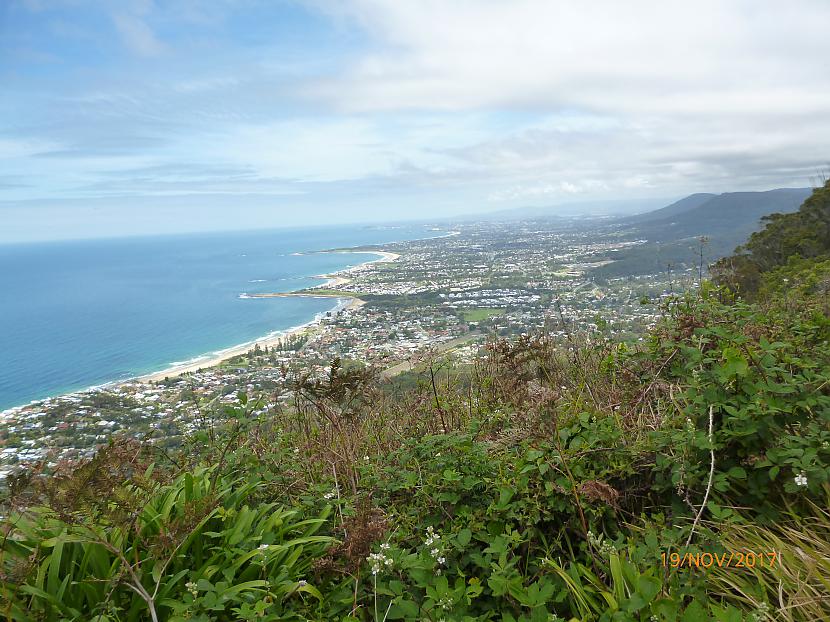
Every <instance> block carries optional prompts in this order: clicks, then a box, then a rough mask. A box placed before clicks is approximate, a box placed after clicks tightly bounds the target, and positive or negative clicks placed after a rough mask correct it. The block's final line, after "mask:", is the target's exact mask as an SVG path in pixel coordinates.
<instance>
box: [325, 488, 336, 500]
mask: <svg viewBox="0 0 830 622" xmlns="http://www.w3.org/2000/svg"><path fill="white" fill-rule="evenodd" d="M336 496H337V488H335V489H334V490H332V491H331V492H327V493H326V494H324V495H323V499H325V500H326V501H328V500H329V499H334V498H335V497H336Z"/></svg>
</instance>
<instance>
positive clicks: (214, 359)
mask: <svg viewBox="0 0 830 622" xmlns="http://www.w3.org/2000/svg"><path fill="white" fill-rule="evenodd" d="M283 295H284V296H285V295H293V296H303V295H304V294H301V293H294V292H290V293H286V294H283ZM276 296H279V294H263V295H261V296H260V297H263V298H264V297H276ZM309 296H311V297H314V298H337V296H314V295H313V294H309ZM343 299H344V300H348V302H346V303H344V304H342V305H340V306H338V307H337V308H336V309H334V311H333V312H334V313H336V312H338V311H343V310H346V309H355V308H357V307H360V306H362V305H363V304H365V303H364V302H363V301H362V300H358V299H357V298H351V299H346V298H345V297H344V298H343ZM319 323H320V321H319V319H314V320H312V321H311V322H309V323H307V324H303V325H302V326H298V327H297V328H293V329H290V330H286V331H280V332H278V333H275V334H273V335H268V336H265V337H262V338H261V339H256V340H255V341H249V342H248V343H242V344H239V345H237V346H232V347H230V348H227V349H225V350H219V351H218V352H214V353H212V354H207V355H205V356H204V357H199V358H197V359H194V360H193V361H188V362H187V363H184V364H182V365H175V366H173V367H169V368H167V369H163V370H161V371H158V372H153V373H151V374H145V375H143V376H138V377H136V378H132V379H131V380H128V381H126V382H133V381H136V380H139V381H144V382H155V381H159V380H164V379H165V378H175V377H176V376H181V375H182V374H187V373H190V372H194V371H199V370H200V369H207V368H209V367H215V366H216V365H219V364H220V363H223V362H224V361H227V360H228V359H232V358H233V357H235V356H239V355H240V354H245V353H247V352H250V351H251V350H253V349H254V348H255V347H256V346H259V347H260V348H265V347H266V346H267V347H269V348H271V347H274V346H278V345H280V344H281V343H283V342H284V341H286V340H287V339H289V338H290V337H294V336H296V335H304V334H310V333H313V332H314V331H315V330H316V329H317V328H318V325H319Z"/></svg>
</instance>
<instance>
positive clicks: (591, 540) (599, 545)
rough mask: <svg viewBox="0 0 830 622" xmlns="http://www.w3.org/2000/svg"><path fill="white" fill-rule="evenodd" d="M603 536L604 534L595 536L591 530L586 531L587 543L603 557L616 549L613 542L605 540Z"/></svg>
mask: <svg viewBox="0 0 830 622" xmlns="http://www.w3.org/2000/svg"><path fill="white" fill-rule="evenodd" d="M604 538H605V535H604V534H599V536H597V535H596V534H594V532H593V531H589V532H588V544H590V545H591V547H592V548H593V549H594V550H595V551H597V552H598V553H599V554H600V555H602V556H603V557H608V556H609V555H611V554H612V553H616V552H617V549H616V548H615V547H614V545H613V543H611V542H607V541H605V540H604Z"/></svg>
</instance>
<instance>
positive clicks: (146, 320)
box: [0, 223, 443, 412]
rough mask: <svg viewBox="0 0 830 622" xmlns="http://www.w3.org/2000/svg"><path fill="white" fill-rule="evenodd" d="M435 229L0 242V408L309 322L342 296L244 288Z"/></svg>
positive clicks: (282, 283) (351, 260)
mask: <svg viewBox="0 0 830 622" xmlns="http://www.w3.org/2000/svg"><path fill="white" fill-rule="evenodd" d="M439 231H443V229H437V228H436V227H435V226H433V225H424V224H409V223H407V224H401V225H366V224H360V225H353V226H336V227H291V228H285V229H272V230H267V231H228V232H209V233H193V234H163V235H154V236H130V237H117V238H87V239H81V240H54V241H38V242H26V243H19V244H9V245H0V289H2V291H4V294H5V295H4V300H5V302H3V303H2V304H0V322H1V323H2V326H3V327H4V329H3V332H2V334H0V412H4V411H9V410H14V409H16V408H20V407H22V406H26V405H28V404H31V403H33V402H38V401H41V400H45V399H48V398H55V397H58V396H61V395H66V394H71V393H78V392H83V391H89V390H93V389H95V388H100V387H104V386H108V385H112V384H115V383H120V382H125V381H129V380H132V379H138V378H141V377H144V376H147V375H150V374H156V373H158V372H162V371H173V370H175V369H176V368H178V367H181V366H184V365H188V364H191V363H196V362H199V361H204V362H205V365H206V366H208V365H209V364H212V363H215V359H216V357H217V356H218V355H221V354H222V353H223V352H226V351H231V350H236V349H239V348H241V347H243V346H248V345H249V346H250V347H253V346H254V344H256V343H257V342H259V341H263V340H265V339H268V338H273V337H275V336H277V335H280V334H285V333H288V332H291V331H293V330H296V329H298V328H302V327H304V326H307V325H309V324H312V323H314V322H315V321H318V320H319V318H321V317H323V316H325V314H327V313H332V312H336V311H337V310H338V308H339V307H340V306H341V305H342V298H319V297H279V298H267V299H264V298H247V299H246V297H245V296H244V295H245V294H252V293H265V292H268V293H289V292H294V291H297V290H302V289H306V288H308V287H312V286H315V285H321V284H324V282H325V276H324V275H329V274H332V273H335V272H340V271H342V270H347V269H349V268H353V267H355V266H358V265H361V264H365V263H369V262H372V261H377V260H379V257H378V255H377V253H375V252H372V251H366V252H365V253H364V252H361V251H360V248H361V247H364V246H381V245H384V244H391V243H395V242H402V241H407V240H414V239H424V238H428V237H435V234H436V233H438V232H439ZM352 249H355V250H352ZM346 250H348V251H349V252H338V251H346ZM56 267H57V270H56ZM177 279H178V283H177V282H176V280H177ZM119 296H123V297H124V298H125V299H124V300H123V304H119V303H120V302H122V301H120V300H119V299H118V297H119ZM62 303H63V304H62ZM245 305H248V306H245ZM142 314H144V316H143V315H142ZM121 324H126V327H121V326H120V325H121ZM211 362H212V363H211Z"/></svg>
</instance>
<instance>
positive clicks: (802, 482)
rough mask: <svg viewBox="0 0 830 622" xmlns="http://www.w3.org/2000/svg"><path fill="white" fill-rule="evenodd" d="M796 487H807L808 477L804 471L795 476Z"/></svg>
mask: <svg viewBox="0 0 830 622" xmlns="http://www.w3.org/2000/svg"><path fill="white" fill-rule="evenodd" d="M795 485H796V486H799V487H801V486H806V485H807V475H806V474H805V473H804V471H802V472H801V473H799V474H798V475H796V476H795Z"/></svg>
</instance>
